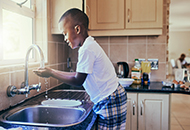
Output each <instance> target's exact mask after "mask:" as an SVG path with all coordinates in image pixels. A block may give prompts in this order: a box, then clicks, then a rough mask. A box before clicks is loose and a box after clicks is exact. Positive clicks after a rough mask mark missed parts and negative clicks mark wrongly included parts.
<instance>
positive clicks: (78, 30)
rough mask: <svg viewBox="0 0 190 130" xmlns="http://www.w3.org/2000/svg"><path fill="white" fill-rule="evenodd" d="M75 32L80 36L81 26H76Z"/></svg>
mask: <svg viewBox="0 0 190 130" xmlns="http://www.w3.org/2000/svg"><path fill="white" fill-rule="evenodd" d="M75 31H76V33H77V34H79V33H80V31H81V28H80V26H79V25H76V26H75Z"/></svg>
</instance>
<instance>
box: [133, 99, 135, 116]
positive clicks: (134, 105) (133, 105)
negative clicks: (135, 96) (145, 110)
mask: <svg viewBox="0 0 190 130" xmlns="http://www.w3.org/2000/svg"><path fill="white" fill-rule="evenodd" d="M133 115H135V101H133Z"/></svg>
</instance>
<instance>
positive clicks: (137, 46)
mask: <svg viewBox="0 0 190 130" xmlns="http://www.w3.org/2000/svg"><path fill="white" fill-rule="evenodd" d="M169 2H170V1H167V0H166V1H165V0H164V5H163V8H164V11H163V13H164V14H163V16H164V18H163V34H162V35H160V36H117V37H116V36H107V37H95V39H96V40H97V42H98V43H99V44H100V45H101V47H102V48H103V49H104V51H105V52H106V54H107V56H108V57H109V58H110V60H111V61H112V63H113V64H114V66H115V69H116V70H117V62H118V61H125V62H127V63H128V64H129V68H130V69H131V68H132V67H133V66H134V59H135V58H144V59H146V60H147V59H149V58H156V59H158V60H159V69H158V70H152V72H151V77H150V80H151V81H163V80H164V79H166V75H167V61H168V58H167V57H168V51H167V50H168V38H169V37H168V33H169V30H168V21H169V19H168V18H169ZM69 56H70V57H71V60H72V62H73V68H74V69H75V64H76V62H77V50H71V49H70V50H69Z"/></svg>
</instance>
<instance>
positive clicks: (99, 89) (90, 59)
mask: <svg viewBox="0 0 190 130" xmlns="http://www.w3.org/2000/svg"><path fill="white" fill-rule="evenodd" d="M76 71H77V72H79V73H86V74H88V75H87V77H86V80H85V82H84V83H83V86H84V88H85V90H86V92H87V93H88V94H89V95H90V99H91V101H92V102H94V103H95V104H96V103H98V102H99V101H101V100H102V99H104V98H106V97H107V96H109V95H110V94H112V93H113V92H114V91H115V90H116V88H117V86H118V84H119V83H118V78H117V75H116V72H115V69H114V67H113V64H112V63H111V61H110V60H109V58H108V57H107V55H106V54H105V52H104V51H103V49H102V48H101V47H100V46H99V44H98V43H97V42H96V41H95V40H94V38H93V37H91V36H89V37H88V38H86V40H85V41H84V43H83V45H82V46H81V47H80V48H79V50H78V63H77V69H76Z"/></svg>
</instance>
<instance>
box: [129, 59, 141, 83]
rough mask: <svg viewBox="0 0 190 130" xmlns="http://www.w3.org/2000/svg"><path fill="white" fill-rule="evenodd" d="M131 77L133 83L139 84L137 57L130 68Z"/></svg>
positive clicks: (139, 66)
mask: <svg viewBox="0 0 190 130" xmlns="http://www.w3.org/2000/svg"><path fill="white" fill-rule="evenodd" d="M131 78H132V79H134V81H133V84H141V65H140V63H139V59H135V66H134V67H133V68H132V69H131Z"/></svg>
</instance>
